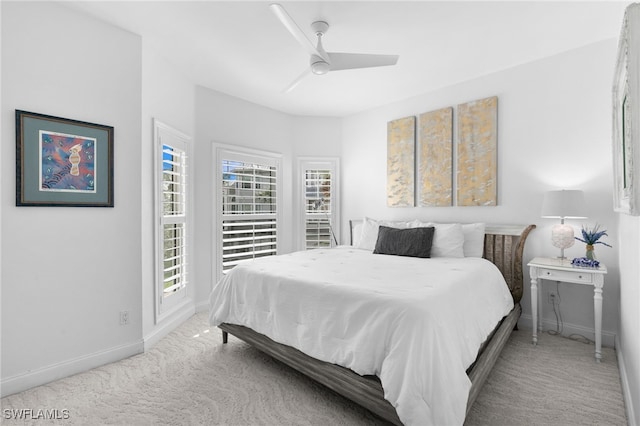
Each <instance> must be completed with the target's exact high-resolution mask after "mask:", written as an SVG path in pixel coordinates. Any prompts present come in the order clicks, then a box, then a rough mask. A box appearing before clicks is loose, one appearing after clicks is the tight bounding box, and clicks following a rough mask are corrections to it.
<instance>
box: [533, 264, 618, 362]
mask: <svg viewBox="0 0 640 426" xmlns="http://www.w3.org/2000/svg"><path fill="white" fill-rule="evenodd" d="M527 266H529V273H530V275H531V316H532V317H533V344H534V345H536V344H537V343H538V328H540V329H541V328H542V327H540V325H541V319H540V318H539V312H538V300H539V299H541V290H542V286H539V285H538V280H539V279H543V280H550V281H562V282H567V283H575V284H586V285H592V286H593V312H594V317H595V334H596V361H597V362H600V359H601V358H602V354H601V351H602V337H601V335H602V287H603V286H604V275H605V274H606V273H607V267H606V266H605V265H603V264H602V263H600V267H598V268H580V267H577V266H573V265H571V261H570V260H567V259H560V258H555V259H553V258H546V257H536V258H535V259H533V260H532V261H531V262H529V263H528V265H527ZM539 320H540V323H539V322H538V321H539Z"/></svg>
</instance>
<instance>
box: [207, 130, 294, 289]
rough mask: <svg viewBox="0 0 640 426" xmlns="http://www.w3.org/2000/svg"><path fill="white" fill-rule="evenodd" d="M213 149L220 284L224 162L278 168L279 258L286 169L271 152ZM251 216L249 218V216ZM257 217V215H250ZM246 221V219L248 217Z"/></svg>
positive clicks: (217, 145)
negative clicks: (284, 173) (284, 172)
mask: <svg viewBox="0 0 640 426" xmlns="http://www.w3.org/2000/svg"><path fill="white" fill-rule="evenodd" d="M213 145H214V149H213V162H214V167H213V179H212V181H213V184H214V190H213V207H212V208H213V212H214V215H213V216H214V217H215V221H214V223H213V230H212V237H211V238H212V241H213V244H212V246H213V247H215V251H214V254H213V255H214V257H215V261H214V262H211V263H212V266H213V271H212V276H213V277H215V281H216V282H217V281H218V280H220V279H221V278H222V276H223V265H222V254H223V241H222V226H223V221H224V215H223V212H222V203H221V201H220V200H221V197H222V194H223V189H222V183H223V180H222V178H221V177H222V174H223V169H222V161H223V160H230V161H238V162H246V163H251V162H253V163H257V164H264V165H272V166H274V167H275V168H276V213H275V220H276V227H275V228H276V254H280V253H281V250H282V242H281V235H282V229H281V224H282V215H283V210H284V203H283V196H284V194H283V180H284V177H283V165H282V158H283V155H282V154H279V153H275V152H270V151H262V150H258V149H252V148H245V147H239V146H234V145H227V144H221V143H214V144H213ZM247 216H249V215H247ZM251 216H257V215H251ZM245 217H246V216H245Z"/></svg>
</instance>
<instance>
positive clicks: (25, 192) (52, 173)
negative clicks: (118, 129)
mask: <svg viewBox="0 0 640 426" xmlns="http://www.w3.org/2000/svg"><path fill="white" fill-rule="evenodd" d="M16 206H41V207H64V206H66V207H113V127H111V126H105V125H100V124H94V123H87V122H84V121H78V120H71V119H67V118H60V117H54V116H50V115H44V114H38V113H34V112H27V111H21V110H16Z"/></svg>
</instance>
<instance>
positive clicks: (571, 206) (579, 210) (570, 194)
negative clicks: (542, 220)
mask: <svg viewBox="0 0 640 426" xmlns="http://www.w3.org/2000/svg"><path fill="white" fill-rule="evenodd" d="M585 210H586V204H585V202H584V192H582V191H579V190H568V189H562V190H560V191H549V192H547V193H546V194H544V201H543V202H542V217H559V218H562V219H564V218H572V219H585V218H586V217H587V216H585V214H584V213H585Z"/></svg>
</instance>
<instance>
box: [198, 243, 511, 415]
mask: <svg viewBox="0 0 640 426" xmlns="http://www.w3.org/2000/svg"><path fill="white" fill-rule="evenodd" d="M210 305H211V312H210V322H211V325H214V326H216V325H218V324H220V323H222V322H226V323H231V324H239V325H244V326H247V327H249V328H251V329H253V330H255V331H257V332H259V333H262V334H264V335H266V336H268V337H270V338H271V339H273V340H275V341H276V342H279V343H283V344H285V345H289V346H293V347H295V348H298V349H300V350H301V351H302V352H304V353H306V354H307V355H310V356H312V357H314V358H316V359H319V360H323V361H327V362H330V363H334V364H339V365H342V366H344V367H347V368H350V369H351V370H353V371H355V372H356V373H358V374H361V375H364V374H375V375H378V376H379V377H380V380H381V382H382V386H383V388H384V394H385V398H386V399H387V400H388V401H389V402H391V404H392V405H393V406H394V407H395V408H396V411H397V413H398V416H399V417H400V420H401V421H402V422H403V423H404V424H405V425H430V424H434V425H461V424H462V423H463V422H464V418H465V409H466V403H467V397H468V393H469V389H470V386H471V382H470V381H469V378H468V377H467V375H466V372H465V371H466V369H467V368H468V367H469V365H471V363H472V362H473V360H474V359H475V357H476V355H477V351H478V349H479V348H480V345H481V344H482V342H483V341H484V340H485V339H486V338H487V336H488V335H489V333H490V332H491V331H492V330H493V328H494V327H495V325H496V324H497V322H498V321H499V320H500V319H501V318H502V317H503V316H504V315H506V314H507V313H509V311H510V310H511V309H512V308H513V300H512V297H511V294H510V293H509V290H508V288H507V285H506V283H505V281H504V278H503V277H502V275H501V274H500V272H499V271H498V269H497V268H496V267H495V265H493V264H492V263H490V262H489V261H487V260H484V259H479V258H462V259H460V258H433V259H417V258H409V257H399V256H388V255H379V254H372V253H371V252H370V251H366V250H359V249H355V248H352V247H338V248H334V249H329V250H312V251H306V252H297V253H292V254H288V255H281V256H274V257H268V258H262V259H259V260H255V261H253V262H249V263H245V264H242V265H238V266H237V267H236V268H234V269H233V270H232V271H231V272H230V273H229V274H227V275H226V276H225V277H224V278H223V279H222V280H220V282H218V283H217V284H216V285H215V287H214V289H213V291H212V292H211V296H210Z"/></svg>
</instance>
